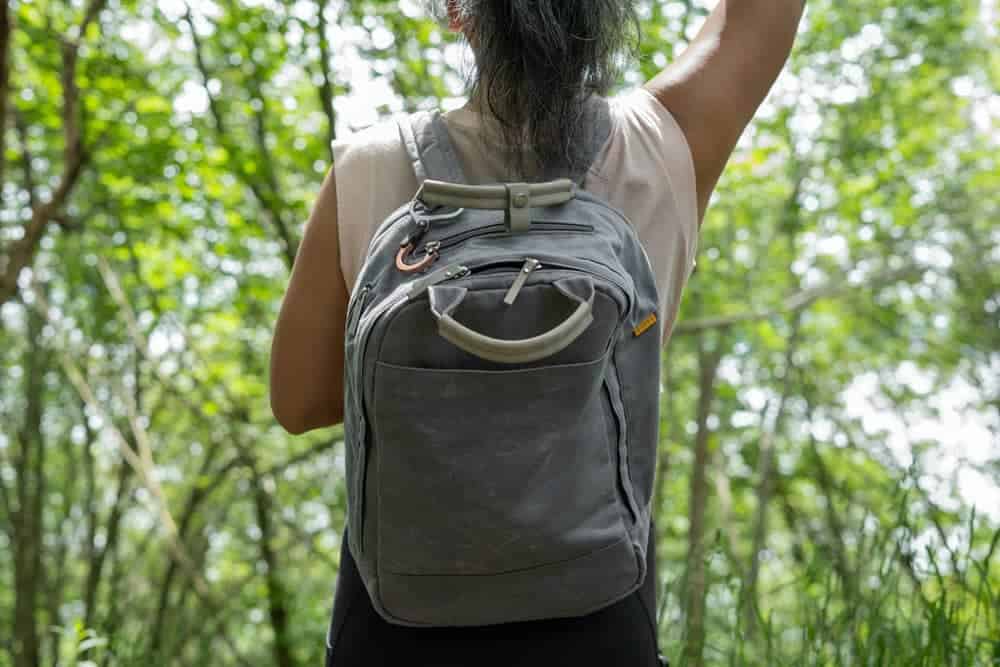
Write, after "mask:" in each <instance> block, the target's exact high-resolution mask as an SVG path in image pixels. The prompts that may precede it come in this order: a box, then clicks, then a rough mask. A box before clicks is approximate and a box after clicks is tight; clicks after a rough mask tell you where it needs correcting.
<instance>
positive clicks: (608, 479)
mask: <svg viewBox="0 0 1000 667" xmlns="http://www.w3.org/2000/svg"><path fill="white" fill-rule="evenodd" d="M587 122H588V125H587V127H589V128H593V132H592V134H591V139H590V142H591V144H592V145H591V146H589V147H588V150H589V155H590V157H591V158H593V156H594V155H596V153H597V151H598V149H599V148H600V147H601V145H602V144H603V143H604V140H605V139H606V137H607V135H608V128H609V116H608V110H607V104H606V103H600V104H596V105H591V107H590V111H588V116H587ZM399 126H400V133H401V136H402V138H403V141H404V142H405V145H406V147H407V150H408V151H409V153H410V156H411V158H412V160H413V166H414V169H415V171H416V174H417V180H418V182H419V183H420V184H421V185H420V189H419V191H418V192H417V193H416V195H415V196H414V198H413V200H412V201H410V202H408V203H406V204H405V205H404V206H402V207H400V208H399V209H398V210H397V211H395V212H394V213H393V214H391V215H390V216H389V217H388V218H387V219H386V220H385V221H384V222H383V223H382V224H381V225H380V226H379V227H378V229H377V230H376V232H375V234H374V235H373V237H372V239H371V243H370V245H369V247H368V252H367V257H366V261H365V262H364V265H363V268H362V269H361V272H360V275H359V277H358V280H357V283H356V286H355V288H354V290H353V292H352V294H351V299H350V303H349V306H348V316H347V332H346V349H345V352H346V363H345V417H344V439H345V447H346V473H347V488H348V530H347V536H348V547H349V548H350V551H351V555H352V556H353V557H354V560H355V561H356V562H357V565H358V571H359V572H360V574H361V578H362V579H363V581H364V584H365V587H366V589H367V591H368V593H369V596H370V597H371V600H372V603H373V605H374V607H375V609H377V610H378V612H379V614H380V615H381V616H383V617H384V618H385V619H386V620H387V621H389V622H391V623H394V624H397V625H409V626H472V625H491V624H497V623H505V622H512V621H527V620H537V619H546V618H559V617H567V616H579V615H583V614H587V613H590V612H592V611H596V610H598V609H600V608H602V607H605V606H607V605H610V604H611V603H613V602H617V601H619V600H621V599H622V598H624V597H626V596H627V595H629V594H631V593H632V592H633V591H635V590H636V589H638V588H639V587H640V586H641V584H642V583H643V580H644V578H645V577H646V570H647V560H646V555H647V554H646V550H647V545H648V543H649V537H650V535H649V531H650V499H651V495H652V489H653V477H654V471H655V468H656V465H655V464H656V443H657V429H658V425H659V419H658V414H659V391H660V387H659V382H660V323H659V321H658V319H657V313H656V308H657V303H658V301H657V290H656V284H655V282H654V277H653V272H652V269H651V267H650V264H649V259H648V258H647V257H646V254H645V251H644V250H643V248H642V245H641V244H640V242H639V240H638V238H637V237H636V234H635V232H634V230H633V227H632V225H631V224H630V223H629V222H628V221H627V220H626V218H625V217H624V216H623V214H622V213H621V212H619V211H618V210H616V209H615V208H613V207H611V206H610V205H609V204H607V203H606V202H604V201H603V200H601V199H600V198H598V197H596V196H594V195H592V194H590V193H588V192H585V191H583V190H581V189H579V185H580V184H582V182H583V178H584V173H582V171H583V170H579V171H578V172H577V173H571V172H570V173H569V176H570V178H562V179H554V180H546V181H543V182H539V183H533V184H526V183H507V184H494V185H478V186H472V185H468V184H466V182H465V179H464V178H463V175H462V170H461V166H460V164H459V162H458V160H457V159H456V157H455V155H454V152H453V150H452V148H451V146H450V143H449V139H448V133H447V129H446V127H445V125H444V123H443V122H442V120H441V118H440V116H439V115H438V114H436V113H420V114H413V115H410V116H403V117H401V119H400V123H399ZM564 173H566V172H564Z"/></svg>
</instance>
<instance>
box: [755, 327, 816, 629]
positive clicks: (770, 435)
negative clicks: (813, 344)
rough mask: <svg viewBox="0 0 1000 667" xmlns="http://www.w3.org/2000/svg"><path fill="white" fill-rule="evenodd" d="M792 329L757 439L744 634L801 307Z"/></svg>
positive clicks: (764, 535)
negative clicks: (776, 393)
mask: <svg viewBox="0 0 1000 667" xmlns="http://www.w3.org/2000/svg"><path fill="white" fill-rule="evenodd" d="M794 318H795V319H794V320H793V321H792V330H791V332H790V333H789V335H788V341H787V342H786V344H785V358H784V369H783V371H782V378H781V396H780V397H779V399H778V407H777V408H776V409H775V412H774V418H773V420H772V421H771V424H770V426H769V427H766V428H765V430H764V432H763V434H762V435H761V439H760V462H759V467H760V473H759V474H760V478H759V479H758V481H757V516H756V519H755V520H754V531H753V544H752V546H751V549H750V567H749V569H748V571H747V577H746V581H745V582H744V587H743V610H742V611H743V615H744V622H745V623H746V630H747V635H748V636H749V637H752V636H753V634H754V632H755V631H756V628H757V623H756V621H757V616H756V613H755V610H756V608H757V579H758V577H759V575H760V555H761V552H762V551H763V550H764V548H765V546H766V542H767V513H768V510H769V509H770V505H771V496H772V495H773V493H774V459H775V453H774V447H775V440H776V439H777V437H778V434H779V433H780V432H781V427H782V423H783V421H784V418H785V406H786V405H787V404H788V395H789V394H790V393H791V389H792V373H793V372H794V370H795V364H794V361H793V357H794V355H795V350H796V347H797V346H798V341H799V324H800V322H801V319H802V317H801V311H799V312H797V313H796V314H795V315H794Z"/></svg>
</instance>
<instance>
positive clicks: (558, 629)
mask: <svg viewBox="0 0 1000 667" xmlns="http://www.w3.org/2000/svg"><path fill="white" fill-rule="evenodd" d="M653 534H655V533H654V531H652V530H651V531H650V546H649V549H647V564H648V570H647V572H648V574H647V576H646V580H645V582H644V584H643V586H642V588H640V589H639V590H638V591H636V592H635V593H633V594H631V595H629V596H628V597H627V598H625V599H624V600H621V601H620V602H617V603H615V604H613V605H611V606H609V607H605V608H604V609H601V610H599V611H596V612H594V613H592V614H588V615H586V616H579V617H575V618H561V619H552V620H543V621H527V622H520V623H506V624H503V625H493V626H486V627H470V628H410V627H404V626H398V625H393V624H391V623H389V622H387V621H386V620H385V619H383V618H382V617H381V616H379V615H378V612H376V611H375V609H374V607H372V603H371V600H370V599H369V598H368V592H367V591H366V590H365V588H364V584H363V583H362V581H361V577H360V575H359V574H358V570H357V566H356V565H355V563H354V559H353V558H352V557H351V553H350V550H349V549H348V548H347V530H346V529H345V530H344V535H343V540H342V542H341V548H340V573H339V575H338V577H337V591H336V594H335V596H334V603H333V614H332V618H331V620H330V629H329V633H328V635H327V644H326V667H383V666H386V667H388V666H392V667H397V666H400V667H401V666H404V665H405V666H406V667H423V666H427V667H432V666H433V667H471V666H475V667H485V666H490V665H497V666H498V667H499V666H501V665H502V666H503V667H512V666H516V667H535V666H538V667H561V666H562V665H567V666H572V667H589V666H591V665H593V666H594V667H598V666H600V667H604V666H608V667H612V666H613V667H658V666H659V665H660V663H659V661H658V658H657V656H658V652H657V641H656V583H655V582H656V576H655V572H656V555H655V551H656V550H655V548H654V544H653V538H652V535H653Z"/></svg>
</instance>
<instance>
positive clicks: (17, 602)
mask: <svg viewBox="0 0 1000 667" xmlns="http://www.w3.org/2000/svg"><path fill="white" fill-rule="evenodd" d="M42 325H43V322H42V320H41V317H40V316H39V315H38V314H37V313H35V312H34V311H29V313H28V340H29V341H30V343H29V345H30V349H29V351H28V354H27V364H26V365H27V369H26V372H25V384H24V391H25V419H24V423H23V425H22V427H21V431H20V433H19V437H18V441H19V443H20V448H19V450H20V451H19V452H18V456H17V459H16V465H15V472H16V475H17V496H18V503H17V512H16V514H15V521H14V535H15V540H14V667H40V665H41V655H40V651H39V648H40V647H39V643H40V638H39V636H38V617H37V609H38V591H39V590H40V589H41V584H42V581H41V577H42V575H43V572H42V568H41V561H42V495H43V493H44V486H43V483H42V477H43V474H44V465H45V460H44V446H43V442H42V393H43V390H44V385H43V382H44V374H45V366H44V359H43V358H42V355H43V352H42V350H41V344H40V341H39V338H40V337H41V333H42Z"/></svg>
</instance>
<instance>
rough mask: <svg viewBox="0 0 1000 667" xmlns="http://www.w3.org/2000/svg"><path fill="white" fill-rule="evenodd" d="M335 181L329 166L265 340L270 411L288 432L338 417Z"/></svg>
mask: <svg viewBox="0 0 1000 667" xmlns="http://www.w3.org/2000/svg"><path fill="white" fill-rule="evenodd" d="M339 251H340V244H339V239H338V233H337V183H336V179H335V177H334V170H333V168H332V167H331V168H330V170H329V172H328V173H327V176H326V180H325V181H324V182H323V185H322V187H321V188H320V191H319V196H318V197H317V199H316V203H315V204H314V205H313V209H312V212H311V213H310V215H309V220H308V222H307V223H306V231H305V235H304V237H303V239H302V244H301V246H300V247H299V251H298V254H297V255H296V257H295V266H294V267H293V268H292V277H291V280H290V281H289V284H288V291H287V292H286V293H285V298H284V301H282V303H281V312H280V314H279V315H278V323H277V325H276V326H275V331H274V339H273V341H272V342H271V410H272V412H274V416H275V418H276V419H277V420H278V423H279V424H281V425H282V426H283V427H284V428H285V430H287V431H288V432H290V433H295V434H298V433H304V432H305V431H309V430H312V429H315V428H320V427H323V426H333V425H334V424H339V423H340V422H341V421H343V418H344V328H345V326H344V325H345V320H346V317H347V302H348V300H349V294H348V290H347V286H346V284H345V281H344V275H343V273H342V271H341V269H340V261H339V256H340V252H339Z"/></svg>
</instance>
